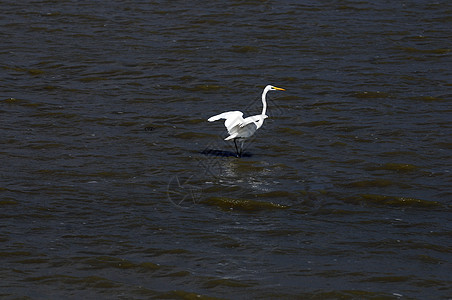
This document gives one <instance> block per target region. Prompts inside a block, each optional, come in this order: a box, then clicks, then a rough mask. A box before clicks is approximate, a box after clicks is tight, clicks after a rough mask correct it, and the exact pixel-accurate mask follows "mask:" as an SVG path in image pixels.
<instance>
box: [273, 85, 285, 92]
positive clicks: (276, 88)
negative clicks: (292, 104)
mask: <svg viewBox="0 0 452 300" xmlns="http://www.w3.org/2000/svg"><path fill="white" fill-rule="evenodd" d="M273 88H274V89H275V90H277V91H285V89H282V88H279V87H276V86H274V87H273Z"/></svg>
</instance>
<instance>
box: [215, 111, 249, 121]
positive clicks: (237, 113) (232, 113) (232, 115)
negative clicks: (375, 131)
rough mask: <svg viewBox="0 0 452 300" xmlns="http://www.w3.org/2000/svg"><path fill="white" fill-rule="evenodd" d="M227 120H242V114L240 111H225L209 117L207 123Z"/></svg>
mask: <svg viewBox="0 0 452 300" xmlns="http://www.w3.org/2000/svg"><path fill="white" fill-rule="evenodd" d="M229 118H241V119H242V120H243V113H242V112H241V111H227V112H224V113H221V114H219V115H216V116H213V117H210V118H209V119H207V121H209V122H213V121H217V120H220V119H229Z"/></svg>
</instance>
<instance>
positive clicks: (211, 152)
mask: <svg viewBox="0 0 452 300" xmlns="http://www.w3.org/2000/svg"><path fill="white" fill-rule="evenodd" d="M201 154H204V155H211V156H222V157H231V156H232V157H238V156H237V153H235V152H232V151H226V150H218V149H205V150H203V151H201ZM251 156H253V155H252V154H251V153H249V152H243V153H242V155H241V156H240V157H251Z"/></svg>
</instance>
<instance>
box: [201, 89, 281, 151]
mask: <svg viewBox="0 0 452 300" xmlns="http://www.w3.org/2000/svg"><path fill="white" fill-rule="evenodd" d="M269 91H284V89H282V88H278V87H274V86H272V85H267V86H266V87H265V88H264V91H263V92H262V105H263V107H262V113H261V114H260V115H255V116H251V117H247V118H245V119H244V118H243V113H242V112H241V111H227V112H224V113H221V114H219V115H216V116H213V117H210V118H209V119H208V121H209V122H213V121H217V120H220V119H225V121H224V126H225V127H226V129H227V130H228V133H229V136H228V137H226V138H225V140H226V141H228V140H233V141H234V144H235V149H236V151H237V156H241V155H242V149H243V143H244V142H245V139H247V138H249V137H251V136H252V135H253V134H254V133H255V132H256V130H258V129H259V128H261V126H262V124H264V120H265V119H266V118H268V116H267V115H266V114H265V113H266V112H267V101H266V96H267V93H268V92H269ZM237 140H239V141H241V147H240V151H239V149H238V147H237V143H236V141H237Z"/></svg>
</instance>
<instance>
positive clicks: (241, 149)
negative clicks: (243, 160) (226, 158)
mask: <svg viewBox="0 0 452 300" xmlns="http://www.w3.org/2000/svg"><path fill="white" fill-rule="evenodd" d="M243 144H245V140H244V139H243V140H242V141H241V142H240V157H242V154H243Z"/></svg>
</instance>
